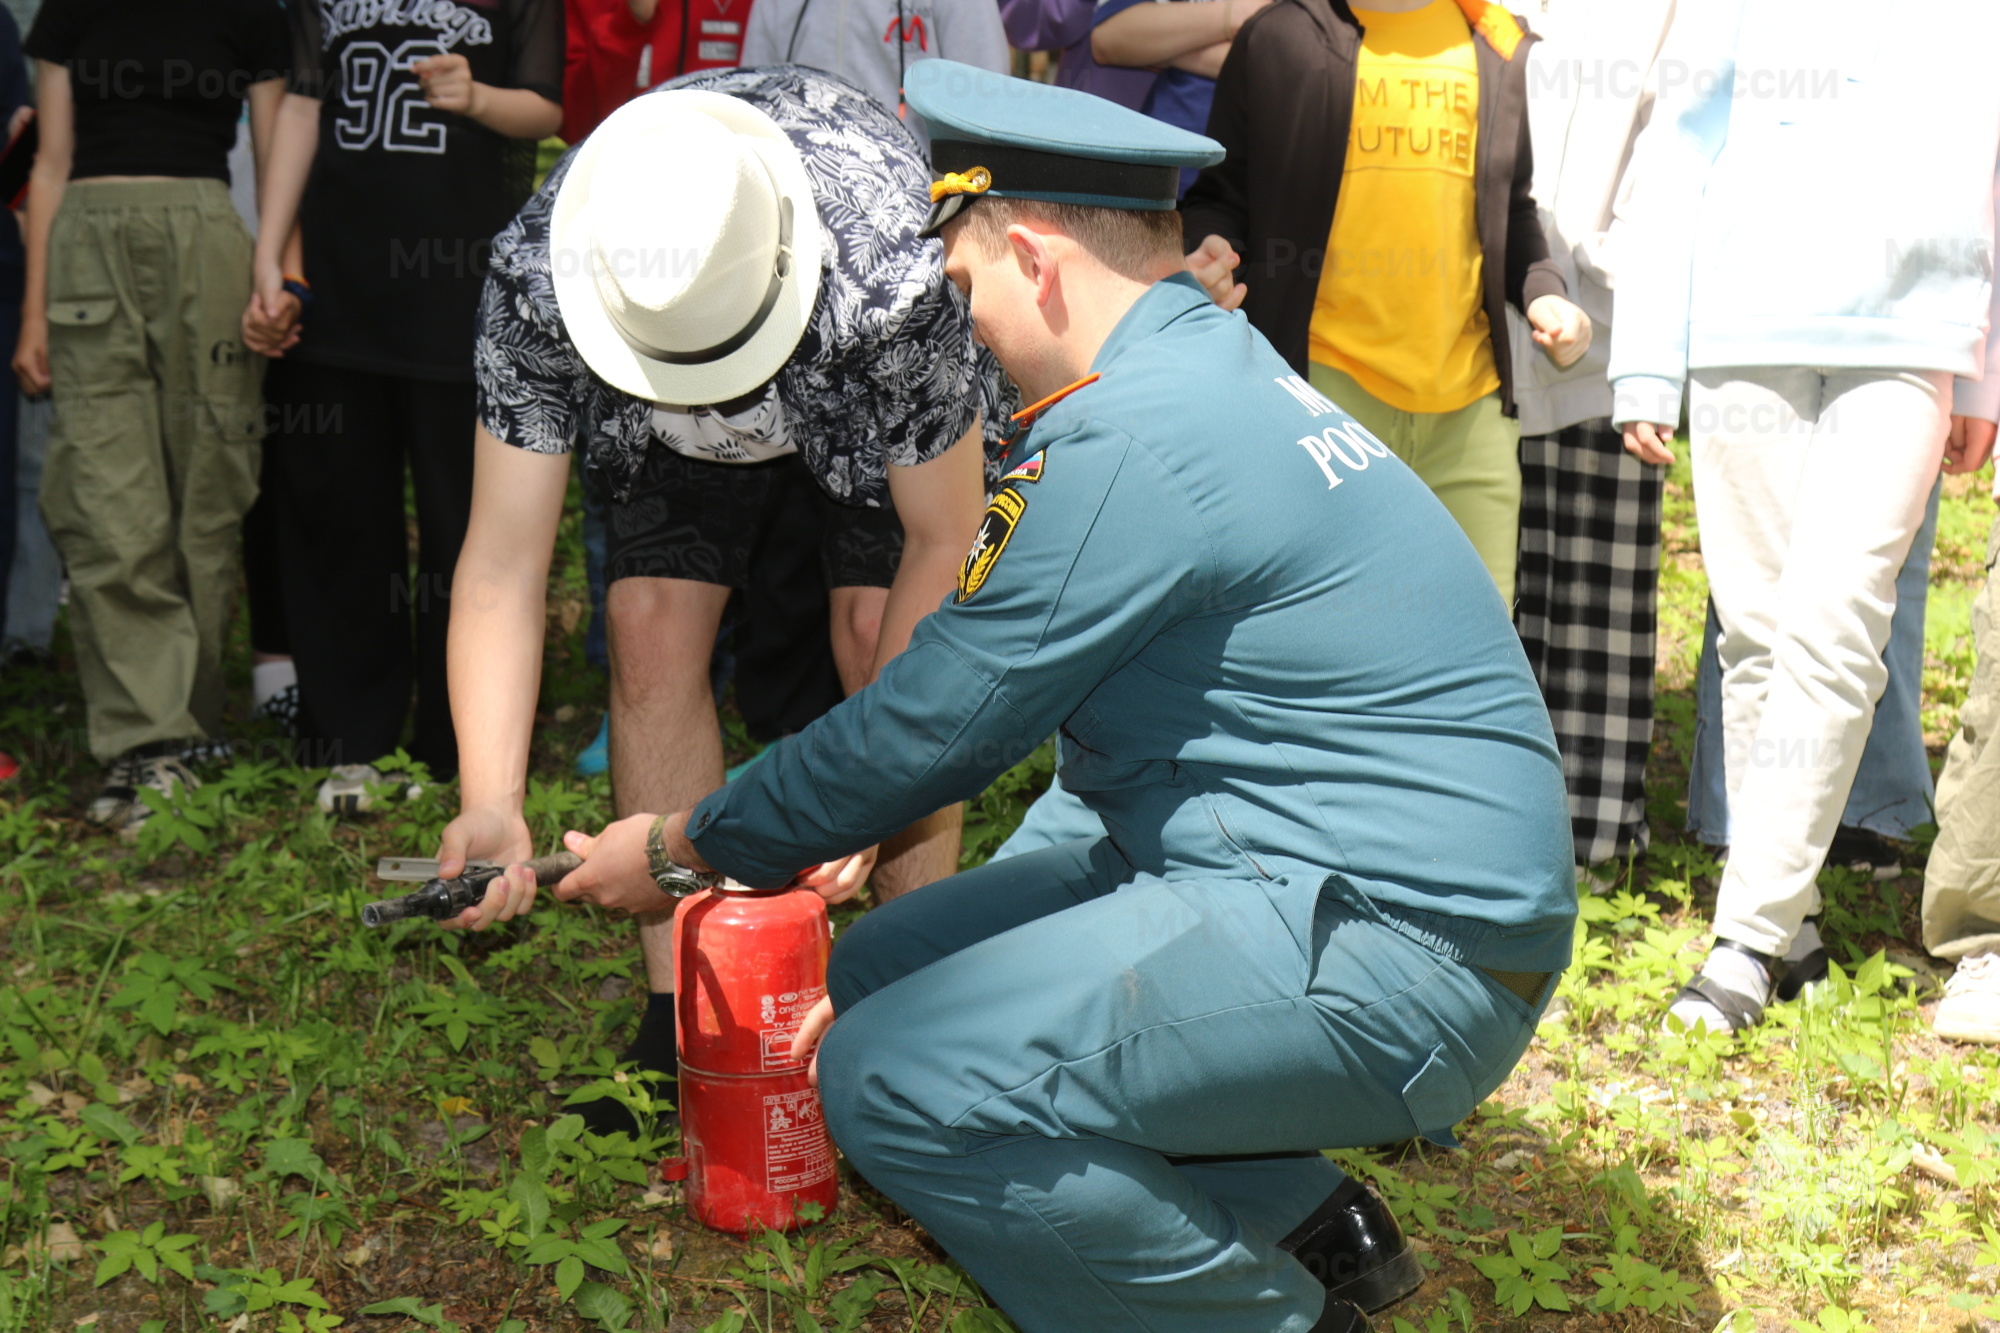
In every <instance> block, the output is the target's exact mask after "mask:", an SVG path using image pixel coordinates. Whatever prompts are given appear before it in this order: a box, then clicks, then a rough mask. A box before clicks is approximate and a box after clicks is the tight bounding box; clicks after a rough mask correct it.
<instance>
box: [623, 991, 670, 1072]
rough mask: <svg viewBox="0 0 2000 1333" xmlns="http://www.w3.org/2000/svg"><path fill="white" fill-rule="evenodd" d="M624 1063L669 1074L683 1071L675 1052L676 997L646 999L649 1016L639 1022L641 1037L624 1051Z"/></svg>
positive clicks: (667, 993)
mask: <svg viewBox="0 0 2000 1333" xmlns="http://www.w3.org/2000/svg"><path fill="white" fill-rule="evenodd" d="M620 1058H621V1059H623V1060H625V1061H628V1062H631V1063H636V1064H637V1065H638V1066H639V1067H640V1068H642V1069H658V1070H661V1071H663V1072H665V1073H668V1074H673V1073H678V1072H679V1070H680V1065H681V1062H680V1056H679V1055H678V1053H677V1052H676V1051H675V1049H674V993H673V992H672V991H654V992H653V993H652V994H650V995H648V996H647V997H646V1013H645V1016H644V1017H642V1018H641V1019H640V1020H639V1033H638V1035H637V1036H635V1037H633V1038H632V1044H631V1045H630V1046H627V1047H626V1048H625V1054H624V1055H623V1056H621V1057H620Z"/></svg>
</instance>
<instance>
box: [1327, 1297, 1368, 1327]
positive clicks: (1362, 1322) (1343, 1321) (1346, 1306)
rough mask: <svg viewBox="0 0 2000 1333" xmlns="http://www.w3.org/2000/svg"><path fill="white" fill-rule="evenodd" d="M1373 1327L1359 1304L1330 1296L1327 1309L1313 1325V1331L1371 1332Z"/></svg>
mask: <svg viewBox="0 0 2000 1333" xmlns="http://www.w3.org/2000/svg"><path fill="white" fill-rule="evenodd" d="M1372 1327H1373V1326H1372V1325H1371V1324H1369V1322H1368V1316H1367V1315H1365V1314H1363V1313H1361V1308H1360V1307H1359V1306H1357V1305H1355V1304H1353V1303H1352V1302H1351V1301H1342V1300H1335V1299H1334V1298H1333V1297H1331V1296H1329V1297H1327V1300H1326V1309H1325V1310H1323V1311H1321V1312H1320V1316H1319V1322H1318V1323H1317V1324H1314V1325H1313V1326H1312V1333H1370V1330H1371V1328H1372Z"/></svg>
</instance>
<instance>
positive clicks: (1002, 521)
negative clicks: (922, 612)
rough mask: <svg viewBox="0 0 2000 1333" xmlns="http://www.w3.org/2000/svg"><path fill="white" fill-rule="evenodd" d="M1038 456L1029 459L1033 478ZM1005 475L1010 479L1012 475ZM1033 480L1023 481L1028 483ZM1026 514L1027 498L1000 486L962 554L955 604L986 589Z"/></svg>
mask: <svg viewBox="0 0 2000 1333" xmlns="http://www.w3.org/2000/svg"><path fill="white" fill-rule="evenodd" d="M1041 457H1042V456H1041V455H1040V454H1036V455H1035V456H1034V457H1033V458H1031V459H1029V460H1028V463H1033V464H1034V465H1035V468H1036V474H1035V475H1036V477H1039V476H1040V475H1041V471H1040V469H1041ZM1028 463H1023V464H1022V465H1021V467H1023V468H1025V467H1027V466H1028ZM1019 470H1020V469H1019V468H1017V469H1015V471H1017V472H1018V471H1019ZM1008 475H1009V476H1010V477H1011V476H1013V473H1009V474H1008ZM1034 479H1035V478H1033V477H1030V478H1023V480H1029V481H1032V480H1034ZM1027 512H1028V501H1027V498H1026V497H1025V496H1023V495H1022V494H1021V492H1020V491H1018V490H1016V489H1015V488H1014V487H1012V486H1003V487H1001V488H1000V489H999V490H998V491H995V492H994V494H993V500H992V502H991V503H990V504H988V505H987V506H986V516H985V517H984V518H982V519H980V520H979V535H978V536H976V537H974V538H973V539H972V549H971V550H970V551H967V552H966V553H965V564H964V565H963V566H961V567H960V569H959V571H958V595H957V596H956V597H954V598H953V599H952V602H953V604H954V605H956V604H958V603H960V602H964V601H966V600H968V599H969V598H970V597H971V596H972V595H973V594H974V593H976V592H978V591H979V590H980V589H981V588H983V587H985V586H986V578H987V576H988V575H989V574H991V573H992V572H993V567H994V566H995V565H997V564H999V563H1000V557H1001V555H1002V554H1003V553H1005V551H1006V550H1007V541H1008V539H1009V538H1010V537H1012V536H1013V535H1014V527H1015V525H1016V524H1018V523H1019V522H1020V521H1021V515H1023V514H1025V513H1027Z"/></svg>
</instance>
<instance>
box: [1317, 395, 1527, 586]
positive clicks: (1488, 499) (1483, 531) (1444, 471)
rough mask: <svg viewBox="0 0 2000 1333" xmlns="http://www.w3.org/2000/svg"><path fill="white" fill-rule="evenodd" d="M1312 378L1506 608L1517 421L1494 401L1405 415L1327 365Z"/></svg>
mask: <svg viewBox="0 0 2000 1333" xmlns="http://www.w3.org/2000/svg"><path fill="white" fill-rule="evenodd" d="M1310 378H1311V381H1312V386H1313V388H1315V389H1318V390H1319V391H1320V392H1321V393H1323V394H1325V395H1326V396H1327V397H1328V398H1331V399H1332V400H1333V401H1334V402H1336V403H1338V404H1340V406H1341V407H1342V408H1343V409H1344V410H1345V411H1346V412H1347V414H1348V415H1349V416H1351V417H1353V418H1354V419H1355V420H1356V421H1358V422H1360V423H1361V424H1362V425H1363V426H1364V427H1366V428H1367V430H1368V433H1369V434H1370V435H1373V436H1374V437H1375V438H1376V439H1378V440H1380V441H1381V442H1382V443H1383V444H1386V445H1387V446H1389V452H1390V453H1393V454H1394V455H1396V457H1398V458H1400V459H1402V460H1403V461H1404V462H1405V463H1408V464H1409V465H1410V470H1411V471H1412V472H1415V473H1416V474H1417V475H1418V476H1419V477H1422V478H1423V479H1424V485H1426V486H1428V487H1430V488H1431V494H1432V495H1435V496H1436V497H1437V498H1438V499H1439V500H1440V501H1441V502H1443V504H1444V507H1445V508H1446V509H1447V510H1449V511H1450V512H1451V516H1452V517H1453V518H1455V519H1457V520H1458V526H1459V527H1460V528H1461V529H1462V530H1463V531H1464V533H1465V535H1466V536H1467V537H1469V538H1470V539H1471V540H1472V548H1473V549H1474V550H1475V551H1478V552H1479V559H1480V562H1481V563H1483V564H1484V565H1485V566H1486V572H1487V573H1489V574H1491V575H1492V576H1493V582H1494V583H1495V584H1496V585H1497V586H1498V587H1499V589H1500V596H1501V598H1502V599H1503V600H1505V601H1506V603H1507V605H1508V606H1512V605H1513V604H1514V568H1515V565H1516V564H1517V563H1518V560H1519V555H1520V550H1519V548H1520V545H1521V457H1520V454H1521V423H1520V422H1519V421H1518V420H1516V419H1515V418H1513V417H1510V416H1508V415H1507V414H1506V413H1504V412H1502V411H1501V410H1500V395H1499V394H1497V393H1489V394H1487V395H1486V396H1485V397H1484V398H1481V399H1480V400H1479V401H1478V402H1475V403H1469V404H1467V405H1466V406H1464V407H1461V408H1459V409H1458V410H1457V411H1456V412H1405V411H1403V410H1402V409H1401V408H1397V407H1391V406H1389V405H1388V404H1387V403H1385V402H1383V401H1382V400H1381V399H1379V398H1377V397H1376V396H1375V395H1374V394H1371V393H1369V392H1368V390H1366V389H1364V388H1362V387H1361V385H1360V383H1359V382H1357V381H1356V380H1355V379H1354V377H1353V376H1352V375H1348V374H1345V373H1343V372H1341V371H1338V370H1335V369H1334V368H1333V367H1332V366H1322V365H1320V364H1319V363H1318V362H1314V363H1313V364H1312V367H1311V376H1310Z"/></svg>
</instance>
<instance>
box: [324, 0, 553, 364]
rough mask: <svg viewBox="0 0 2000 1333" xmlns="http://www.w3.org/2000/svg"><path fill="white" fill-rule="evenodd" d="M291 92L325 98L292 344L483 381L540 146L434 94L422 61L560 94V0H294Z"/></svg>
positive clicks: (334, 356)
mask: <svg viewBox="0 0 2000 1333" xmlns="http://www.w3.org/2000/svg"><path fill="white" fill-rule="evenodd" d="M290 10H291V14H292V20H293V21H292V35H293V43H294V49H293V56H292V66H293V75H292V85H291V87H292V91H293V92H296V93H301V94H303V95H305V96H308V97H317V98H319V99H320V112H319V151H318V154H317V156H315V157H314V159H313V171H312V180H311V182H310V183H309V184H308V186H307V188H306V197H305V201H304V204H303V206H302V207H301V210H300V224H301V226H302V227H303V228H304V232H305V267H306V272H305V276H306V279H307V280H308V281H309V282H311V283H312V286H313V298H314V299H313V311H312V316H311V318H310V319H309V320H308V321H307V323H306V327H305V336H304V338H303V339H301V340H300V342H299V345H298V346H297V347H296V348H295V349H293V350H292V351H291V352H289V353H287V355H289V356H296V357H299V358H300V359H301V360H306V361H316V362H320V363H322V364H325V365H332V366H340V367H343V368H345V369H349V370H362V371H371V372H375V373H378V374H388V375H398V376H404V377H407V378H413V379H425V380H442V381H453V382H461V383H470V382H471V380H472V344H473V324H474V317H475V315H476V313H477V311H478V308H479V291H480V287H481V285H482V284H483V282H484V281H485V276H486V265H487V256H488V254H489V252H490V251H491V248H492V241H493V235H494V233H495V232H497V231H499V230H500V229H501V228H502V227H504V226H506V225H507V224H508V223H509V222H510V221H512V220H513V217H514V214H515V213H516V212H517V211H519V209H520V207H521V205H522V204H523V203H524V202H526V200H527V198H528V195H529V194H530V193H531V192H532V190H533V187H534V173H535V144H534V143H533V142H532V141H530V140H525V139H509V138H506V137H505V136H503V135H499V134H495V133H494V132H493V131H491V130H489V129H487V128H486V127H485V126H483V125H480V124H479V123H478V122H476V121H474V120H472V119H471V118H469V117H467V116H462V115H457V114H454V113H452V112H448V111H438V110H435V109H434V108H432V107H431V105H430V103H429V102H428V101H426V100H425V98H424V93H423V89H422V88H421V87H419V86H418V83H417V76H416V74H415V73H413V72H412V71H411V69H410V66H411V64H412V62H414V61H419V60H425V59H429V58H430V57H432V56H438V55H446V54H457V55H462V56H464V57H466V59H467V61H468V62H469V63H470V65H471V67H472V77H473V79H474V80H475V81H477V82H479V83H483V84H486V85H488V86H489V87H494V88H526V89H529V90H531V91H533V92H536V93H539V94H541V95H542V96H543V97H546V98H548V99H549V100H550V101H551V102H557V103H560V102H561V101H562V79H563V5H562V0H291V4H290Z"/></svg>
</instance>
